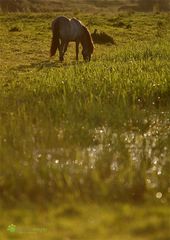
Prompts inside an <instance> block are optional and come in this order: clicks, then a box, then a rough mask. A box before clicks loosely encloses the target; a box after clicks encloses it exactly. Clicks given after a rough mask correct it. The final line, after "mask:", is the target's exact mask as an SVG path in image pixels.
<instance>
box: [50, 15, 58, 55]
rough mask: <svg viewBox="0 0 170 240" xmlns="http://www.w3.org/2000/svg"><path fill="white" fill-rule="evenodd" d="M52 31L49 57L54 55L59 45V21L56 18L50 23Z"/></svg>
mask: <svg viewBox="0 0 170 240" xmlns="http://www.w3.org/2000/svg"><path fill="white" fill-rule="evenodd" d="M52 32H53V36H52V41H51V49H50V57H52V56H54V55H55V53H56V51H57V48H59V46H60V42H59V21H58V19H56V20H55V21H54V22H53V23H52Z"/></svg>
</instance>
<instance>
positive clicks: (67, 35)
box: [50, 16, 94, 61]
mask: <svg viewBox="0 0 170 240" xmlns="http://www.w3.org/2000/svg"><path fill="white" fill-rule="evenodd" d="M52 33H53V36H52V42H51V50H50V55H51V57H52V56H54V55H55V53H56V51H57V49H58V50H59V60H60V61H63V60H64V53H65V52H66V51H67V47H68V43H69V42H75V43H76V60H77V61H78V53H79V44H80V43H81V45H82V48H83V50H82V55H83V59H84V60H85V61H90V59H91V55H92V53H93V50H94V45H93V41H92V38H91V35H90V33H89V31H88V29H87V28H86V27H85V26H84V25H83V24H82V23H81V22H80V21H79V20H77V19H76V18H72V19H68V18H66V17H64V16H60V17H58V18H56V19H55V20H54V21H53V22H52Z"/></svg>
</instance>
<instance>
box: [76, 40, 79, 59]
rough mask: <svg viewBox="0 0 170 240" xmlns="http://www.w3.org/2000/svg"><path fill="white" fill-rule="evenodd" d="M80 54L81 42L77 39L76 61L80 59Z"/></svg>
mask: <svg viewBox="0 0 170 240" xmlns="http://www.w3.org/2000/svg"><path fill="white" fill-rule="evenodd" d="M78 55H79V42H78V41H76V61H78Z"/></svg>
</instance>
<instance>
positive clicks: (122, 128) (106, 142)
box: [0, 112, 170, 201]
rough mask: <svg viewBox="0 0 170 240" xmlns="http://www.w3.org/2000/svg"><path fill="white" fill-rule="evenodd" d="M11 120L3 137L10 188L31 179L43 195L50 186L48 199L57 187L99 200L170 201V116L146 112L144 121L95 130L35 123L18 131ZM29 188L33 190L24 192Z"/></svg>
mask: <svg viewBox="0 0 170 240" xmlns="http://www.w3.org/2000/svg"><path fill="white" fill-rule="evenodd" d="M13 117H14V121H13V122H10V121H9V122H10V126H8V127H7V126H5V127H4V128H3V127H2V126H1V130H2V131H1V135H0V137H1V146H2V148H1V150H0V154H1V160H0V161H1V163H2V164H1V166H2V167H1V178H2V176H3V179H6V182H7V183H8V181H9V183H10V182H12V181H13V178H12V176H17V177H16V178H15V180H14V181H13V182H15V183H16V184H18V186H20V185H22V180H23V179H25V180H24V181H26V182H28V181H27V176H29V179H30V178H32V179H33V181H34V185H35V186H36V189H38V188H40V189H39V192H41V191H42V186H44V187H45V186H46V187H47V188H49V189H48V190H47V192H48V191H49V192H50V193H49V194H53V189H54V188H57V189H59V190H58V191H61V192H62V191H65V190H66V189H67V191H68V189H69V191H70V192H75V194H76V195H77V194H80V195H83V196H87V195H89V196H91V195H92V196H97V197H98V198H99V196H100V195H101V196H105V197H107V198H108V197H109V198H111V199H116V198H122V199H124V198H126V197H127V198H129V197H133V198H135V199H143V197H144V196H145V195H147V194H148V195H150V196H153V197H154V198H155V199H158V200H162V199H163V201H165V199H169V193H170V191H169V189H170V177H169V172H170V150H169V149H170V116H169V113H164V112H162V113H161V114H160V113H159V114H155V113H147V114H146V115H145V117H144V118H140V117H139V116H133V117H129V118H127V119H125V118H123V119H121V120H120V122H119V124H117V123H116V125H114V121H113V122H112V124H109V123H105V124H103V125H97V124H96V126H95V127H90V126H89V125H88V124H86V122H84V123H82V122H77V123H76V124H77V125H76V124H75V125H73V124H72V123H69V122H68V121H67V122H66V124H64V123H63V122H62V126H61V125H60V124H58V125H57V124H56V123H55V124H51V123H50V124H49V123H48V122H43V121H41V124H35V123H32V121H31V120H29V124H28V122H26V123H25V122H24V123H23V121H22V122H19V124H17V125H15V126H14V125H13V124H16V122H15V116H13ZM2 121H4V119H2ZM26 121H28V119H27V118H26ZM30 121H31V124H30ZM6 122H7V121H6ZM25 125H27V126H28V128H27V129H25V128H23V126H25ZM4 139H5V141H4ZM13 162H15V164H13ZM9 176H11V177H9ZM31 176H32V177H31ZM21 179H22V180H21ZM24 181H23V182H24ZM34 185H33V186H34ZM29 189H32V186H31V187H30V188H28V189H27V188H25V191H29ZM44 189H45V188H44ZM43 191H44V190H43ZM26 194H27V193H26Z"/></svg>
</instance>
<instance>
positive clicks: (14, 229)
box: [7, 224, 17, 233]
mask: <svg viewBox="0 0 170 240" xmlns="http://www.w3.org/2000/svg"><path fill="white" fill-rule="evenodd" d="M16 229H17V227H16V226H15V225H14V224H10V225H9V226H8V227H7V231H8V232H10V233H14V232H16Z"/></svg>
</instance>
